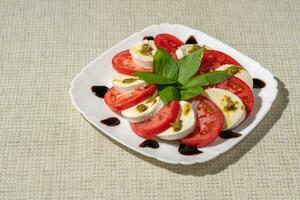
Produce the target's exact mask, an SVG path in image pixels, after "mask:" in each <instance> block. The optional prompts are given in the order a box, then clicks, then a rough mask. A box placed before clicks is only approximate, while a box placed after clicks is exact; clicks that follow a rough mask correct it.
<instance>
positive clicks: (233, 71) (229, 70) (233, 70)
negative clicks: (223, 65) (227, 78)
mask: <svg viewBox="0 0 300 200" xmlns="http://www.w3.org/2000/svg"><path fill="white" fill-rule="evenodd" d="M242 69H243V68H242V67H237V66H234V65H232V66H230V67H228V68H227V69H225V70H224V71H225V72H226V73H228V74H232V75H235V74H237V73H239V72H240V71H241V70H242Z"/></svg>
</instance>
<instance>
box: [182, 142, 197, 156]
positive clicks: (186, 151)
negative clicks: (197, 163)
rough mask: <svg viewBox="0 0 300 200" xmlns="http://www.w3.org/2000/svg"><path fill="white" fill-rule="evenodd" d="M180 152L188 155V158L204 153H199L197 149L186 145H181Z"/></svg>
mask: <svg viewBox="0 0 300 200" xmlns="http://www.w3.org/2000/svg"><path fill="white" fill-rule="evenodd" d="M178 151H179V153H181V154H182V155H187V156H191V155H196V154H200V153H203V152H202V151H199V150H198V148H197V147H192V146H188V145H185V144H180V145H179V148H178Z"/></svg>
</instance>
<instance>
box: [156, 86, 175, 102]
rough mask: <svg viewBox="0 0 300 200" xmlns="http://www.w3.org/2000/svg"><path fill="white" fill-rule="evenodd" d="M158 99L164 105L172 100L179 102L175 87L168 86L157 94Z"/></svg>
mask: <svg viewBox="0 0 300 200" xmlns="http://www.w3.org/2000/svg"><path fill="white" fill-rule="evenodd" d="M158 95H159V97H160V99H161V100H162V101H163V102H164V104H168V103H170V102H171V101H173V100H179V99H180V94H179V91H178V89H177V88H176V87H173V86H168V87H166V88H164V89H163V90H161V91H159V92H158Z"/></svg>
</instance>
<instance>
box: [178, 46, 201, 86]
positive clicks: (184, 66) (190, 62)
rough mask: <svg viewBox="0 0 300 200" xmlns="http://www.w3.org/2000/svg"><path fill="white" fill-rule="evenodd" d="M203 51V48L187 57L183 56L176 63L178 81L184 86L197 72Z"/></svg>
mask: <svg viewBox="0 0 300 200" xmlns="http://www.w3.org/2000/svg"><path fill="white" fill-rule="evenodd" d="M203 51H204V47H201V48H200V49H199V50H196V51H194V52H192V53H190V54H189V55H187V56H183V57H182V58H181V59H180V60H178V61H177V65H178V68H179V73H178V81H179V82H180V83H182V84H184V83H185V82H186V81H188V80H189V79H190V78H191V77H192V76H194V75H195V73H196V72H197V71H198V69H199V67H200V64H201V60H202V56H203Z"/></svg>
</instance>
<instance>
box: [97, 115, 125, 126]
mask: <svg viewBox="0 0 300 200" xmlns="http://www.w3.org/2000/svg"><path fill="white" fill-rule="evenodd" d="M100 122H101V123H103V124H105V125H107V126H118V125H119V124H120V120H119V119H118V118H116V117H109V118H107V119H103V120H101V121H100Z"/></svg>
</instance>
